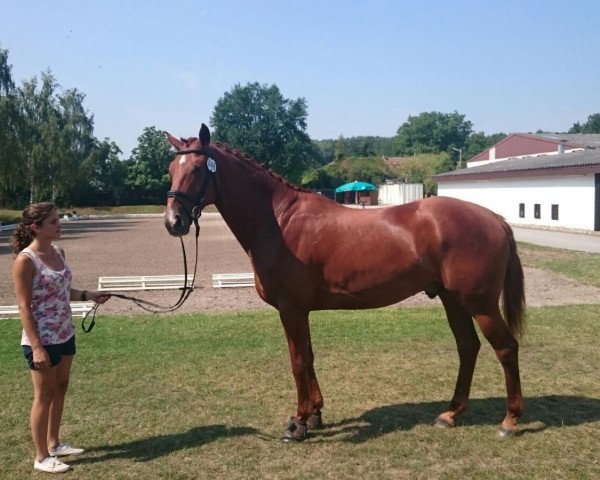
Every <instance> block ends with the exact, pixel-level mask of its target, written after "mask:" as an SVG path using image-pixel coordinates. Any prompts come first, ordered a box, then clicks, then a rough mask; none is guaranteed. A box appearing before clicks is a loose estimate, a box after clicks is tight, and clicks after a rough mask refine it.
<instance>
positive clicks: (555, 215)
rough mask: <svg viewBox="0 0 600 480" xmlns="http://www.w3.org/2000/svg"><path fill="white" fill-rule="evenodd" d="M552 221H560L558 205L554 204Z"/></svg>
mask: <svg viewBox="0 0 600 480" xmlns="http://www.w3.org/2000/svg"><path fill="white" fill-rule="evenodd" d="M552 220H558V205H557V204H554V203H553V204H552Z"/></svg>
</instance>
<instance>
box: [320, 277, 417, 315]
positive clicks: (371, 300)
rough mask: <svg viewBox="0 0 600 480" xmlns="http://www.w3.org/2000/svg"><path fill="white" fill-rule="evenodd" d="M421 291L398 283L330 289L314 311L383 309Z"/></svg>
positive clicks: (415, 285) (324, 293) (412, 286)
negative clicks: (363, 287)
mask: <svg viewBox="0 0 600 480" xmlns="http://www.w3.org/2000/svg"><path fill="white" fill-rule="evenodd" d="M422 290H424V287H422V286H420V285H418V284H413V285H406V284H402V283H398V282H391V283H389V284H384V285H378V286H376V287H371V288H366V289H362V290H353V291H350V290H338V291H336V289H332V290H330V291H328V292H323V294H322V295H320V296H319V299H318V301H317V303H318V305H317V306H316V309H319V310H343V309H348V310H351V309H359V308H379V307H385V306H387V305H392V304H394V303H398V302H400V301H402V300H405V299H407V298H409V297H412V296H413V295H416V294H417V293H419V292H421V291H422Z"/></svg>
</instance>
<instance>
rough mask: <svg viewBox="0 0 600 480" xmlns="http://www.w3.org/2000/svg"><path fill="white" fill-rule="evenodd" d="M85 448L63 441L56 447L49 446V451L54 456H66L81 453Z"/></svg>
mask: <svg viewBox="0 0 600 480" xmlns="http://www.w3.org/2000/svg"><path fill="white" fill-rule="evenodd" d="M84 451H85V450H84V449H83V448H75V447H72V446H71V445H69V444H68V443H61V444H60V445H59V446H58V447H56V448H49V449H48V453H50V456H52V457H65V456H67V455H81V454H82V453H83V452H84Z"/></svg>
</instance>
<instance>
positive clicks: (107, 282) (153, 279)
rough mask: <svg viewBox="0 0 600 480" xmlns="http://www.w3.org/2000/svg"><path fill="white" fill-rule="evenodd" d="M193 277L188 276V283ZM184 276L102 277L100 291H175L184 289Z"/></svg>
mask: <svg viewBox="0 0 600 480" xmlns="http://www.w3.org/2000/svg"><path fill="white" fill-rule="evenodd" d="M191 281H192V277H191V276H190V275H188V282H190V283H191ZM184 284H185V276H184V275H141V276H125V277H100V278H98V290H100V291H107V292H111V291H124V290H174V289H179V288H183V287H184Z"/></svg>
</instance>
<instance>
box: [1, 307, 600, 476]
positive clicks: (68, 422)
mask: <svg viewBox="0 0 600 480" xmlns="http://www.w3.org/2000/svg"><path fill="white" fill-rule="evenodd" d="M599 318H600V305H588V306H568V307H548V308H532V309H530V310H529V316H528V323H527V328H526V333H525V337H524V339H523V341H522V343H521V351H520V360H521V376H522V382H523V390H524V394H525V396H526V414H525V416H524V418H523V419H522V422H521V427H522V434H521V435H519V436H517V437H515V438H511V439H500V438H498V437H497V430H498V426H499V424H500V421H501V420H502V418H503V415H504V411H505V396H506V393H505V389H504V379H503V374H502V369H501V367H500V365H499V363H498V362H497V360H496V358H495V355H494V353H493V351H492V349H491V347H490V346H489V344H488V343H487V342H485V341H484V342H483V346H482V350H481V353H480V357H479V363H478V365H477V368H476V371H475V378H474V382H473V390H472V395H471V398H472V401H471V404H470V409H469V411H468V412H467V413H466V414H465V415H463V416H462V417H461V420H460V422H459V427H458V428H456V429H452V430H439V429H435V428H433V427H432V426H431V423H432V421H433V420H434V418H435V416H436V415H437V414H438V413H439V411H440V410H441V409H443V408H445V406H446V405H447V402H448V401H449V399H450V397H451V394H452V391H453V389H454V382H455V379H456V374H457V353H456V348H455V344H454V339H453V337H452V335H451V333H450V330H449V328H448V326H447V324H446V320H445V317H444V313H443V310H442V309H439V308H427V309H421V308H419V309H416V308H415V309H412V308H408V309H403V310H396V309H381V310H369V311H355V312H319V313H315V314H313V315H312V317H311V319H312V332H313V344H314V349H315V355H316V370H317V374H318V375H319V380H320V383H321V387H322V390H323V393H324V395H325V402H326V408H325V409H324V421H325V423H326V427H325V428H324V429H323V430H320V431H314V432H311V433H310V436H309V438H308V439H307V440H306V441H305V442H304V443H303V444H297V445H284V444H280V443H279V442H278V438H279V436H280V435H281V433H283V430H284V427H285V423H286V420H287V417H288V416H289V415H291V414H293V413H294V409H295V390H294V386H293V380H292V376H291V371H290V367H289V360H288V354H287V347H286V345H285V340H284V336H283V331H282V328H281V325H280V323H279V320H278V318H277V315H276V313H275V312H273V311H270V310H266V311H258V312H248V313H244V314H238V315H236V314H202V315H200V314H199V315H182V316H135V317H100V318H99V320H98V324H97V326H96V328H95V329H94V330H93V332H92V333H91V334H84V333H82V332H81V330H79V327H78V334H77V335H78V354H77V357H76V360H75V363H74V371H73V375H72V382H71V386H70V392H69V394H68V397H67V405H66V411H65V418H64V422H63V425H64V427H63V439H64V440H67V441H70V442H72V443H74V444H77V445H80V446H84V447H86V448H87V449H88V452H87V453H86V454H84V455H83V456H81V457H79V458H73V459H72V461H71V462H70V463H71V464H72V465H73V467H74V470H73V471H72V472H71V473H67V474H65V476H64V478H77V479H96V478H102V479H107V480H108V479H129V478H131V479H138V478H169V479H204V478H206V479H216V478H219V479H324V478H331V479H360V478H368V479H388V478H411V479H412V478H417V479H421V478H422V479H437V478H440V479H442V478H443V479H453V478H461V479H462V478H485V479H506V478H514V479H524V478H527V479H548V478H561V479H564V478H573V479H575V478H577V479H579V478H598V477H600V454H599V453H598V438H599V436H600V389H599V387H598V385H599V383H598V371H600V350H599V349H598V346H597V339H598V320H599ZM19 332H20V327H19V323H18V321H17V320H3V321H0V364H1V365H2V369H0V404H1V405H2V414H1V415H0V430H1V431H2V435H1V436H0V448H1V449H2V452H3V455H2V456H1V457H0V477H1V478H7V479H8V478H10V479H25V478H27V479H29V478H32V462H33V448H32V445H31V439H30V432H29V427H28V415H29V409H30V402H31V385H30V380H29V374H28V370H27V368H26V364H25V361H24V359H23V358H22V356H21V354H20V348H19V346H18V341H19ZM33 477H34V478H37V477H39V478H43V477H44V478H45V476H44V474H39V475H38V474H33Z"/></svg>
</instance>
